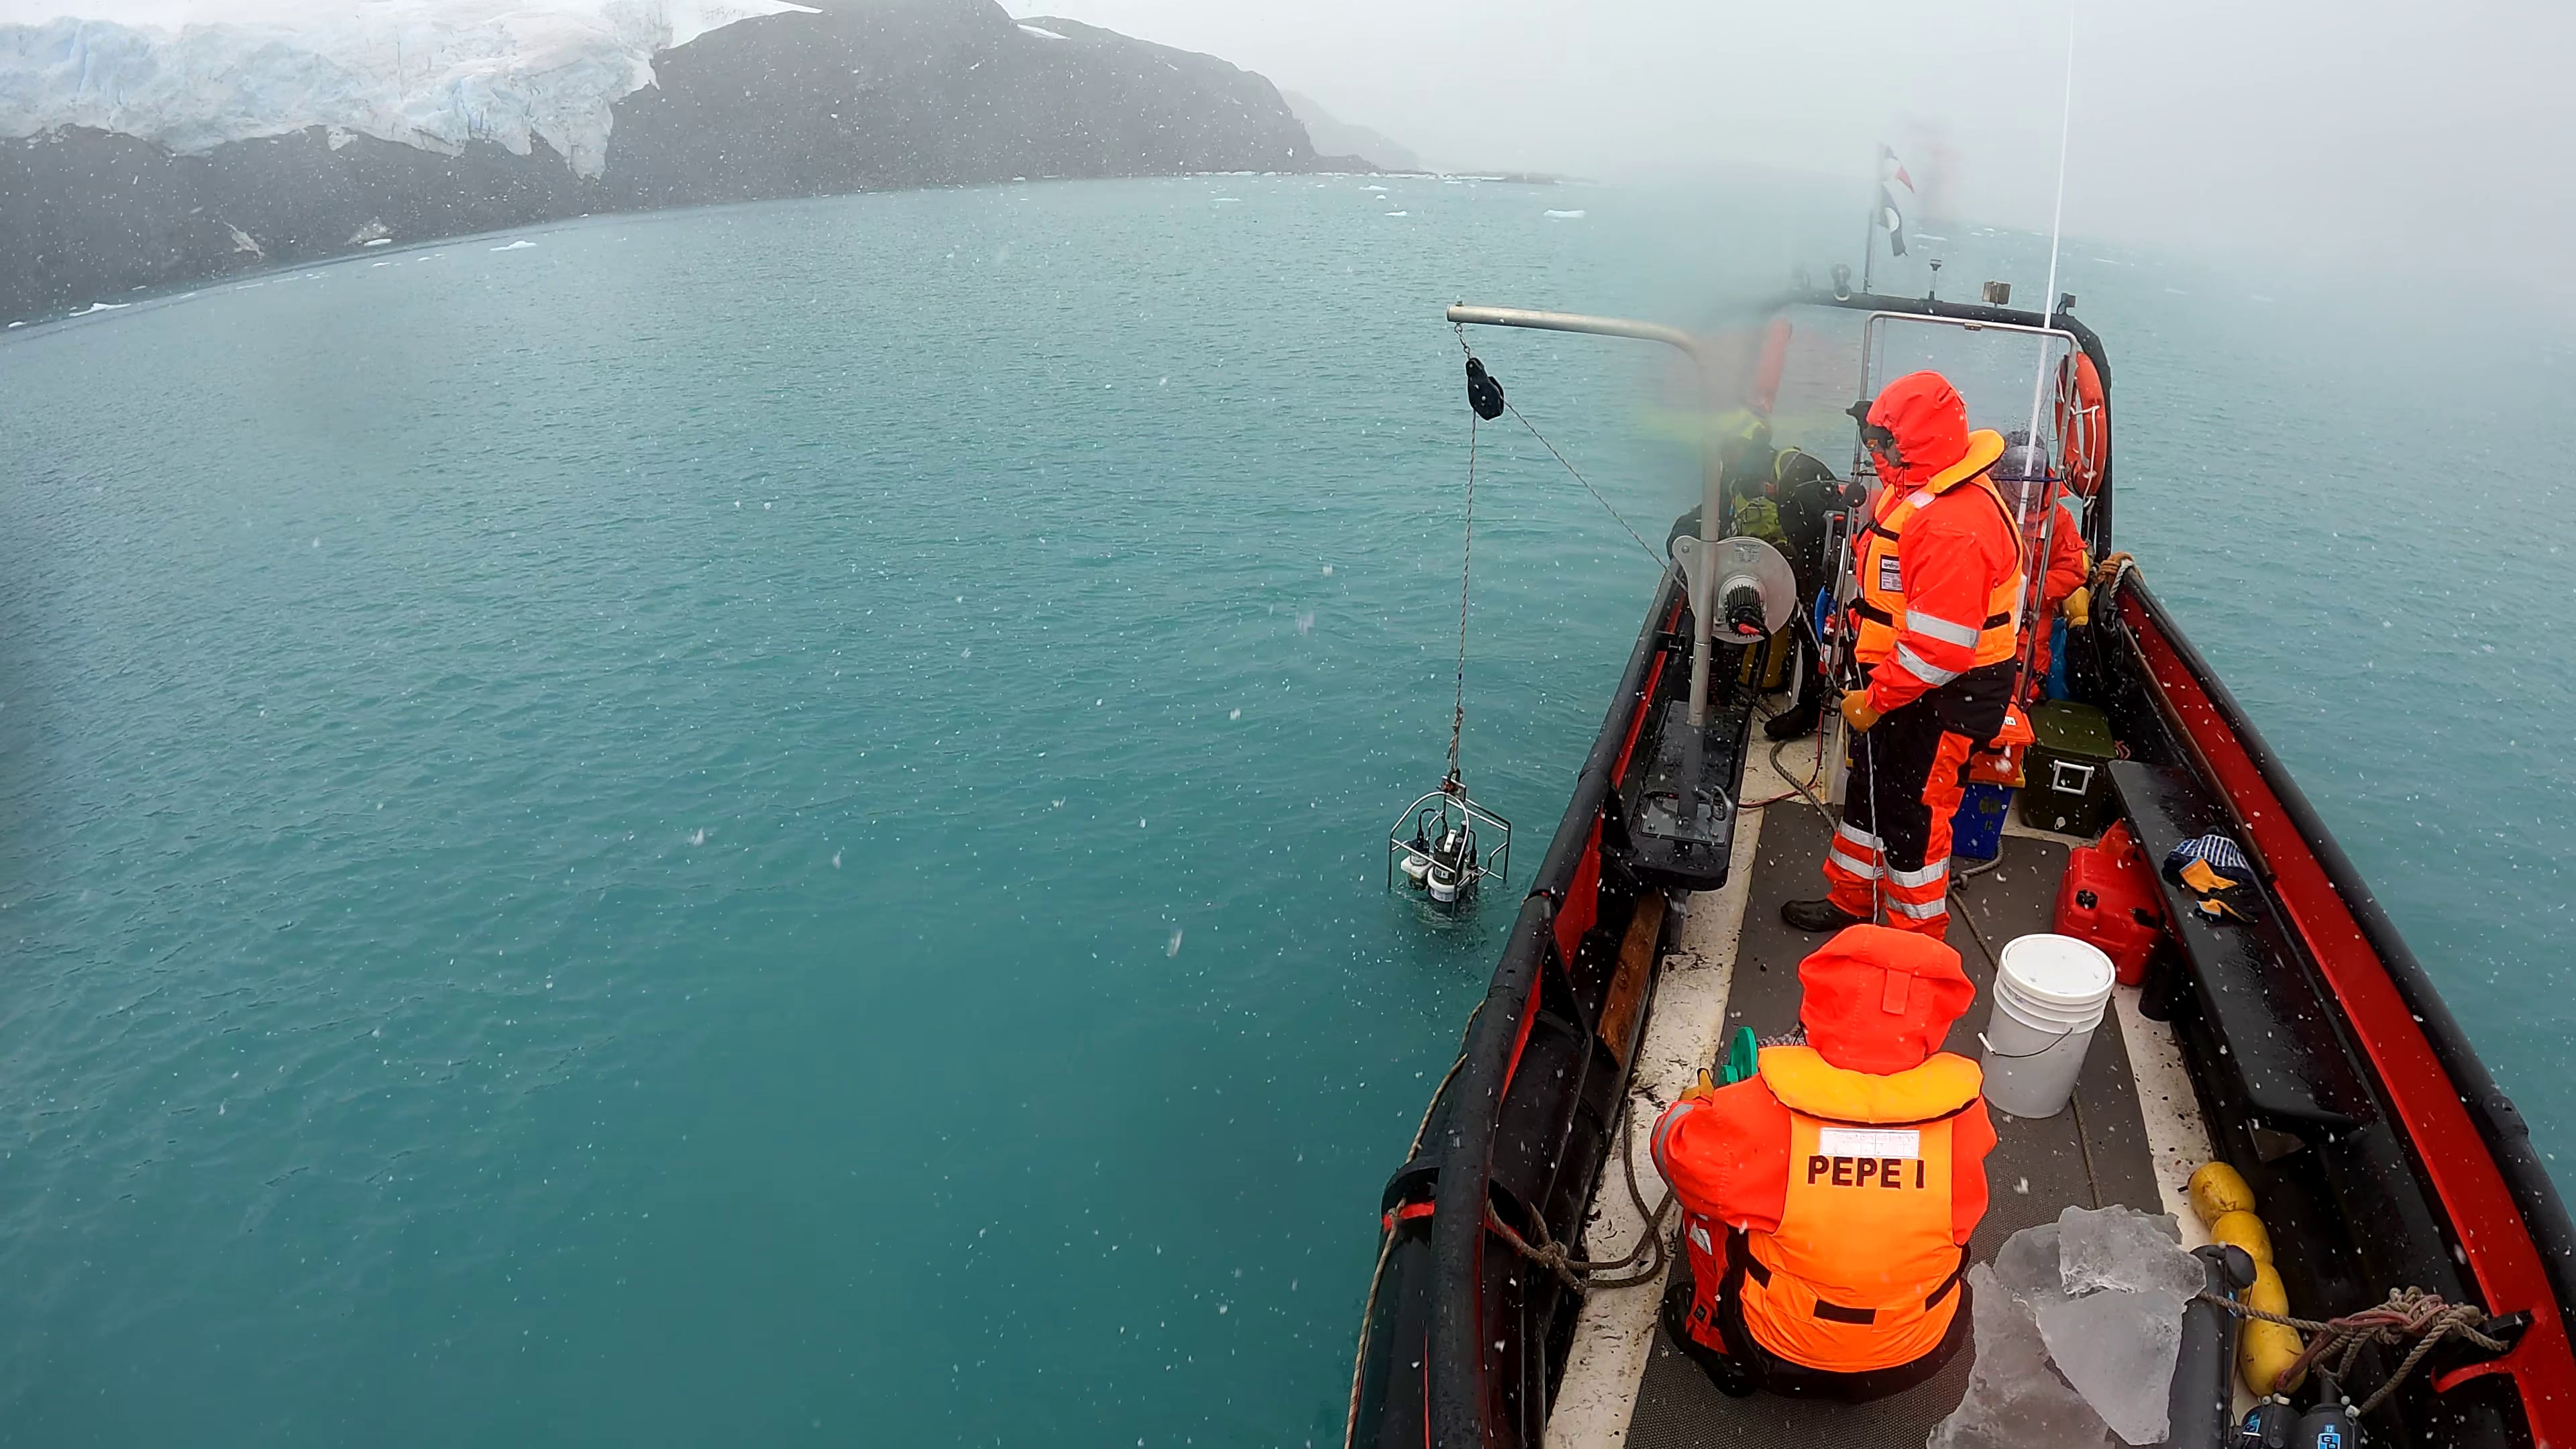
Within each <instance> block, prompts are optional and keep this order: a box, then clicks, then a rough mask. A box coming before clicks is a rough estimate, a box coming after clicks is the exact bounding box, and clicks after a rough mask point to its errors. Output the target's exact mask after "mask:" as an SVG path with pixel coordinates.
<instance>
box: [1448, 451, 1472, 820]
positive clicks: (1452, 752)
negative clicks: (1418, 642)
mask: <svg viewBox="0 0 2576 1449" xmlns="http://www.w3.org/2000/svg"><path fill="white" fill-rule="evenodd" d="M1476 424H1477V417H1476V414H1475V412H1474V411H1473V410H1470V411H1469V412H1468V414H1467V542H1466V546H1465V548H1464V550H1463V551H1462V553H1461V554H1460V557H1459V560H1458V693H1457V697H1456V698H1455V699H1453V700H1452V701H1451V702H1450V705H1449V779H1448V781H1447V783H1448V784H1450V785H1453V786H1454V785H1456V784H1457V782H1458V737H1459V736H1460V735H1463V734H1465V733H1466V731H1467V580H1468V576H1469V575H1470V574H1472V573H1473V572H1474V571H1475V567H1476Z"/></svg>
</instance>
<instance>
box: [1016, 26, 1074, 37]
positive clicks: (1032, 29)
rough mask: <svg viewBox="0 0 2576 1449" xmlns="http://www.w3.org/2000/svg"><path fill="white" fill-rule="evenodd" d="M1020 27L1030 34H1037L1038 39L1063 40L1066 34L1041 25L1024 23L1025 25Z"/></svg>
mask: <svg viewBox="0 0 2576 1449" xmlns="http://www.w3.org/2000/svg"><path fill="white" fill-rule="evenodd" d="M1020 29H1022V30H1025V31H1027V32H1028V33H1029V34H1031V35H1034V36H1036V37H1037V38H1038V39H1040V40H1062V39H1064V36H1062V35H1061V34H1058V33H1057V32H1055V31H1052V30H1048V29H1045V28H1043V27H1041V26H1036V25H1023V26H1021V27H1020Z"/></svg>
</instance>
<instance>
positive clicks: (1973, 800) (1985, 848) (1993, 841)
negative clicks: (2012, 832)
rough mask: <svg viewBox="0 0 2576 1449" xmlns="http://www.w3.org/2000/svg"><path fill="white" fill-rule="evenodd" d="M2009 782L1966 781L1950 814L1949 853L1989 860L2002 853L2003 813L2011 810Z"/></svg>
mask: <svg viewBox="0 0 2576 1449" xmlns="http://www.w3.org/2000/svg"><path fill="white" fill-rule="evenodd" d="M2012 798H2013V789H2012V787H2011V786H2010V785H1970V786H1969V787H1968V788H1967V792H1966V793H1965V794H1963V795H1961V796H1960V797H1959V813H1958V814H1956V815H1954V816H1952V817H1950V853H1951V854H1952V855H1954V856H1960V855H1964V856H1966V857H1967V858H1968V859H1970V860H1992V859H1994V858H1995V857H1996V856H1998V855H2000V854H2002V853H2003V848H2004V817H2005V816H2006V815H2008V814H2010V813H2012Z"/></svg>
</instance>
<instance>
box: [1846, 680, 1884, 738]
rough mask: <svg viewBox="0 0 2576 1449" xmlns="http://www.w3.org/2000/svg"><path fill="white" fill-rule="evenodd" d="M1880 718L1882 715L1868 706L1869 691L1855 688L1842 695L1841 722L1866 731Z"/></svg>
mask: <svg viewBox="0 0 2576 1449" xmlns="http://www.w3.org/2000/svg"><path fill="white" fill-rule="evenodd" d="M1882 718H1884V716H1882V715H1881V714H1880V713H1879V712H1878V711H1877V710H1875V709H1872V708H1871V707H1870V703H1869V691H1867V690H1863V689H1855V690H1853V691H1852V692H1851V693H1849V694H1846V695H1844V696H1843V722H1844V723H1845V724H1848V725H1850V726H1851V727H1852V728H1853V729H1854V730H1858V731H1861V732H1863V733H1866V732H1867V731H1868V729H1869V727H1870V726H1871V725H1874V724H1876V723H1878V722H1879V720H1880V719H1882Z"/></svg>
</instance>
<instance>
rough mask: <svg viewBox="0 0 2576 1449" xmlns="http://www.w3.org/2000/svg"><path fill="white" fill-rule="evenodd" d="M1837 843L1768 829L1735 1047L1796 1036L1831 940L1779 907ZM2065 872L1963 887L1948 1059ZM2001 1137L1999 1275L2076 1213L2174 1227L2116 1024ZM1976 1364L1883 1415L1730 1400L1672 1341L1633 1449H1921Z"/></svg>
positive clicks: (2055, 858) (1879, 1410)
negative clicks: (2136, 1213) (2113, 1209)
mask: <svg viewBox="0 0 2576 1449" xmlns="http://www.w3.org/2000/svg"><path fill="white" fill-rule="evenodd" d="M1830 834H1831V831H1830V829H1829V828H1828V827H1827V826H1826V825H1825V823H1824V821H1823V820H1822V818H1821V817H1819V816H1818V815H1817V814H1816V813H1815V812H1814V811H1813V810H1808V809H1802V808H1796V807H1792V806H1775V807H1772V810H1771V812H1770V818H1768V819H1766V820H1764V821H1763V824H1762V840H1761V847H1760V853H1759V856H1758V860H1757V863H1756V865H1755V868H1754V877H1753V889H1752V899H1751V901H1750V902H1749V903H1748V904H1747V905H1746V907H1745V915H1744V934H1743V944H1742V947H1741V948H1740V950H1739V953H1738V955H1737V957H1736V968H1735V984H1734V990H1733V993H1732V995H1731V996H1730V997H1729V999H1728V1002H1727V1009H1726V1025H1727V1031H1728V1033H1729V1034H1730V1035H1731V1034H1732V1033H1733V1031H1734V1029H1735V1028H1736V1027H1737V1026H1739V1025H1742V1026H1750V1027H1752V1028H1753V1030H1754V1032H1755V1034H1756V1035H1759V1036H1764V1037H1769V1036H1776V1035H1779V1034H1781V1033H1783V1032H1786V1031H1788V1030H1789V1029H1790V1028H1791V1027H1792V1026H1794V1025H1795V1024H1796V1021H1797V1014H1798V961H1799V958H1800V957H1802V956H1804V955H1805V954H1806V953H1807V952H1808V951H1809V950H1811V949H1813V947H1814V944H1815V942H1816V941H1817V939H1818V938H1816V937H1814V936H1809V935H1805V934H1802V933H1800V932H1796V931H1792V930H1790V929H1789V928H1788V927H1787V926H1784V925H1782V924H1781V922H1780V905H1781V903H1782V902H1783V901H1787V900H1792V899H1796V898H1800V897H1806V896H1815V895H1821V894H1823V891H1824V877H1823V876H1822V875H1821V874H1820V873H1819V872H1818V869H1817V866H1818V863H1819V862H1820V861H1822V860H1823V859H1824V852H1825V843H1826V841H1827V839H1828V837H1829V836H1830ZM2065 868H2066V847H2065V846H2063V845H2060V844H2058V843H2056V842H2054V841H2045V840H2029V839H2018V838H2007V839H2006V840H2005V841H2004V854H2003V860H2002V863H2001V864H2000V865H1999V866H1997V867H1996V868H1995V869H1994V870H1992V871H1989V872H1987V873H1985V874H1984V875H1981V876H1979V877H1977V878H1975V879H1974V880H1970V881H1966V882H1963V883H1962V884H1961V886H1960V887H1959V889H1958V893H1957V894H1956V895H1954V897H1953V899H1952V901H1951V909H1950V944H1951V945H1952V946H1954V947H1956V948H1958V951H1959V956H1960V958H1961V960H1962V961H1963V962H1965V963H1966V966H1967V970H1968V975H1969V976H1970V977H1971V978H1973V979H1974V980H1975V981H1976V983H1977V1004H1976V1005H1975V1006H1973V1007H1971V1008H1970V1009H1969V1012H1968V1014H1967V1015H1966V1016H1964V1017H1962V1018H1960V1020H1959V1023H1958V1025H1957V1026H1955V1027H1953V1028H1951V1031H1950V1038H1949V1041H1948V1043H1947V1045H1948V1047H1949V1049H1950V1050H1952V1051H1955V1052H1959V1053H1961V1054H1962V1055H1965V1056H1971V1057H1973V1056H1975V1055H1976V1054H1977V1050H1978V1048H1977V1032H1978V1031H1979V1030H1981V1029H1983V1027H1984V1025H1985V1020H1986V1009H1987V1001H1988V997H1987V990H1988V986H1989V983H1990V982H1991V981H1992V980H1993V978H1994V962H1993V959H1992V958H1991V957H1990V956H1989V955H1988V954H1987V948H1988V947H1991V948H1992V949H1994V950H2001V949H2003V945H2004V943H2005V942H2006V941H2009V940H2011V939H2013V938H2014V937H2016V936H2023V935H2028V934H2030V933H2031V932H2033V931H2044V930H2047V929H2048V927H2049V922H2050V919H2051V917H2052V915H2053V913H2054V911H2055V907H2056V899H2057V884H2058V880H2059V877H2060V876H2061V875H2063V874H2064V872H2065ZM1980 937H1982V938H1983V941H1982V944H1981V942H1980ZM1994 1123H1995V1131H1996V1134H1997V1135H1998V1137H2000V1138H2001V1142H2000V1143H1999V1145H1998V1146H1997V1147H1996V1149H1995V1151H1994V1153H1993V1155H1992V1156H1990V1157H1988V1158H1987V1159H1986V1177H1987V1181H1988V1182H1989V1183H1990V1184H1991V1185H1992V1189H1993V1196H1992V1199H1991V1203H1990V1206H1989V1207H1988V1208H1987V1210H1986V1216H1985V1221H1984V1222H1982V1223H1980V1224H1979V1225H1978V1227H1977V1233H1976V1238H1975V1240H1974V1242H1973V1244H1972V1245H1971V1252H1972V1257H1973V1260H1974V1261H1977V1262H1990V1261H1992V1260H1993V1258H1994V1254H1995V1249H1996V1248H1997V1247H1998V1246H2000V1245H2001V1244H2002V1242H2003V1240H2004V1239H2005V1238H2006V1237H2008V1236H2010V1235H2011V1234H2013V1233H2015V1232H2017V1231H2019V1230H2020V1229H2022V1228H2026V1227H2031V1226H2033V1225H2035V1224H2039V1223H2044V1222H2053V1221H2055V1220H2056V1218H2057V1215H2058V1213H2059V1212H2060V1211H2061V1210H2063V1209H2064V1208H2065V1207H2067V1206H2068V1205H2069V1204H2078V1205H2081V1206H2084V1207H2104V1206H2108V1205H2109V1204H2112V1203H2126V1204H2129V1205H2130V1206H2133V1207H2137V1208H2141V1209H2144V1210H2146V1211H2148V1212H2157V1211H2161V1204H2160V1203H2159V1200H2158V1197H2157V1193H2156V1180H2155V1164H2154V1160H2153V1158H2152V1157H2151V1155H2150V1154H2149V1152H2148V1148H2147V1140H2146V1128H2145V1125H2144V1123H2143V1121H2142V1120H2141V1119H2140V1117H2139V1114H2138V1107H2137V1085H2136V1082H2135V1079H2134V1078H2133V1077H2132V1076H2131V1075H2130V1071H2129V1054H2128V1049H2127V1047H2126V1045H2125V1044H2124V1043H2123V1042H2122V1041H2121V1038H2120V1033H2119V1031H2118V1029H2117V1027H2116V1025H2115V1024H2114V1023H2113V1022H2112V1021H2111V1020H2110V1019H2109V1018H2108V1017H2105V1018H2104V1020H2103V1025H2102V1029H2101V1030H2099V1031H2097V1032H2096V1033H2095V1034H2094V1037H2093V1045H2092V1050H2091V1053H2090V1055H2089V1056H2088V1057H2087V1059H2086V1061H2085V1065H2084V1075H2083V1077H2082V1078H2081V1079H2079V1081H2078V1083H2077V1087H2076V1099H2075V1106H2074V1108H2073V1110H2071V1111H2067V1112H2063V1113H2060V1114H2059V1115H2058V1116H2056V1117H2053V1118H2050V1119H2048V1120H2046V1121H2040V1122H2025V1121H2021V1120H2018V1119H2016V1118H2012V1117H2007V1116H2005V1115H2004V1114H2002V1113H2000V1112H1998V1113H1995V1114H1994ZM1972 1357H1973V1350H1971V1351H1969V1352H1962V1353H1961V1354H1960V1355H1959V1356H1958V1358H1956V1359H1954V1360H1953V1361H1951V1363H1950V1364H1948V1365H1947V1366H1946V1367H1945V1368H1944V1369H1943V1370H1942V1372H1941V1374H1940V1375H1939V1376H1938V1377H1936V1378H1934V1379H1933V1380H1931V1381H1930V1382H1928V1383H1926V1384H1923V1385H1922V1386H1920V1387H1918V1388H1915V1389H1912V1390H1910V1391H1908V1392H1906V1393H1903V1394H1899V1395H1896V1396H1895V1397H1893V1398H1887V1399H1882V1400H1879V1401H1878V1402H1876V1403H1873V1404H1866V1405H1842V1404H1832V1403H1819V1402H1815V1401H1811V1400H1796V1399H1780V1398H1773V1397H1770V1396H1768V1395H1759V1396H1756V1397H1754V1398H1751V1399H1730V1398H1728V1397H1726V1396H1725V1395H1723V1394H1721V1393H1719V1392H1718V1391H1717V1390H1716V1388H1714V1387H1713V1386H1712V1385H1710V1383H1709V1382H1708V1380H1707V1378H1706V1377H1705V1376H1703V1375H1702V1374H1701V1373H1700V1371H1699V1369H1698V1368H1697V1366H1695V1365H1694V1364H1692V1363H1691V1361H1690V1360H1689V1359H1687V1358H1684V1357H1682V1356H1681V1354H1680V1353H1679V1352H1678V1351H1676V1350H1675V1349H1674V1348H1673V1346H1672V1344H1671V1342H1670V1341H1669V1340H1667V1339H1666V1338H1665V1337H1664V1334H1663V1331H1662V1329H1661V1328H1658V1329H1657V1330H1656V1334H1655V1349H1654V1355H1653V1357H1652V1358H1651V1359H1649V1360H1648V1362H1647V1365H1646V1375H1645V1381H1644V1383H1643V1384H1642V1385H1641V1386H1640V1389H1639V1392H1638V1396H1637V1410H1636V1414H1635V1417H1634V1418H1633V1419H1632V1420H1631V1421H1630V1425H1629V1430H1628V1444H1629V1445H1630V1446H1631V1449H1739V1446H1741V1449H1752V1446H1762V1449H1774V1446H1779V1445H1797V1446H1800V1449H1899V1446H1901V1449H1918V1446H1920V1445H1921V1444H1922V1443H1923V1440H1924V1437H1925V1436H1926V1435H1928V1434H1929V1433H1931V1431H1932V1426H1933V1425H1935V1424H1937V1423H1939V1422H1940V1421H1941V1419H1942V1418H1943V1417H1944V1416H1945V1415H1947V1414H1948V1413H1949V1412H1950V1410H1951V1409H1953V1408H1954V1407H1956V1406H1957V1405H1958V1402H1959V1399H1960V1397H1961V1396H1962V1395H1963V1394H1965V1393H1966V1392H1967V1385H1968V1368H1969V1362H1970V1360H1971V1358H1972Z"/></svg>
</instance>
